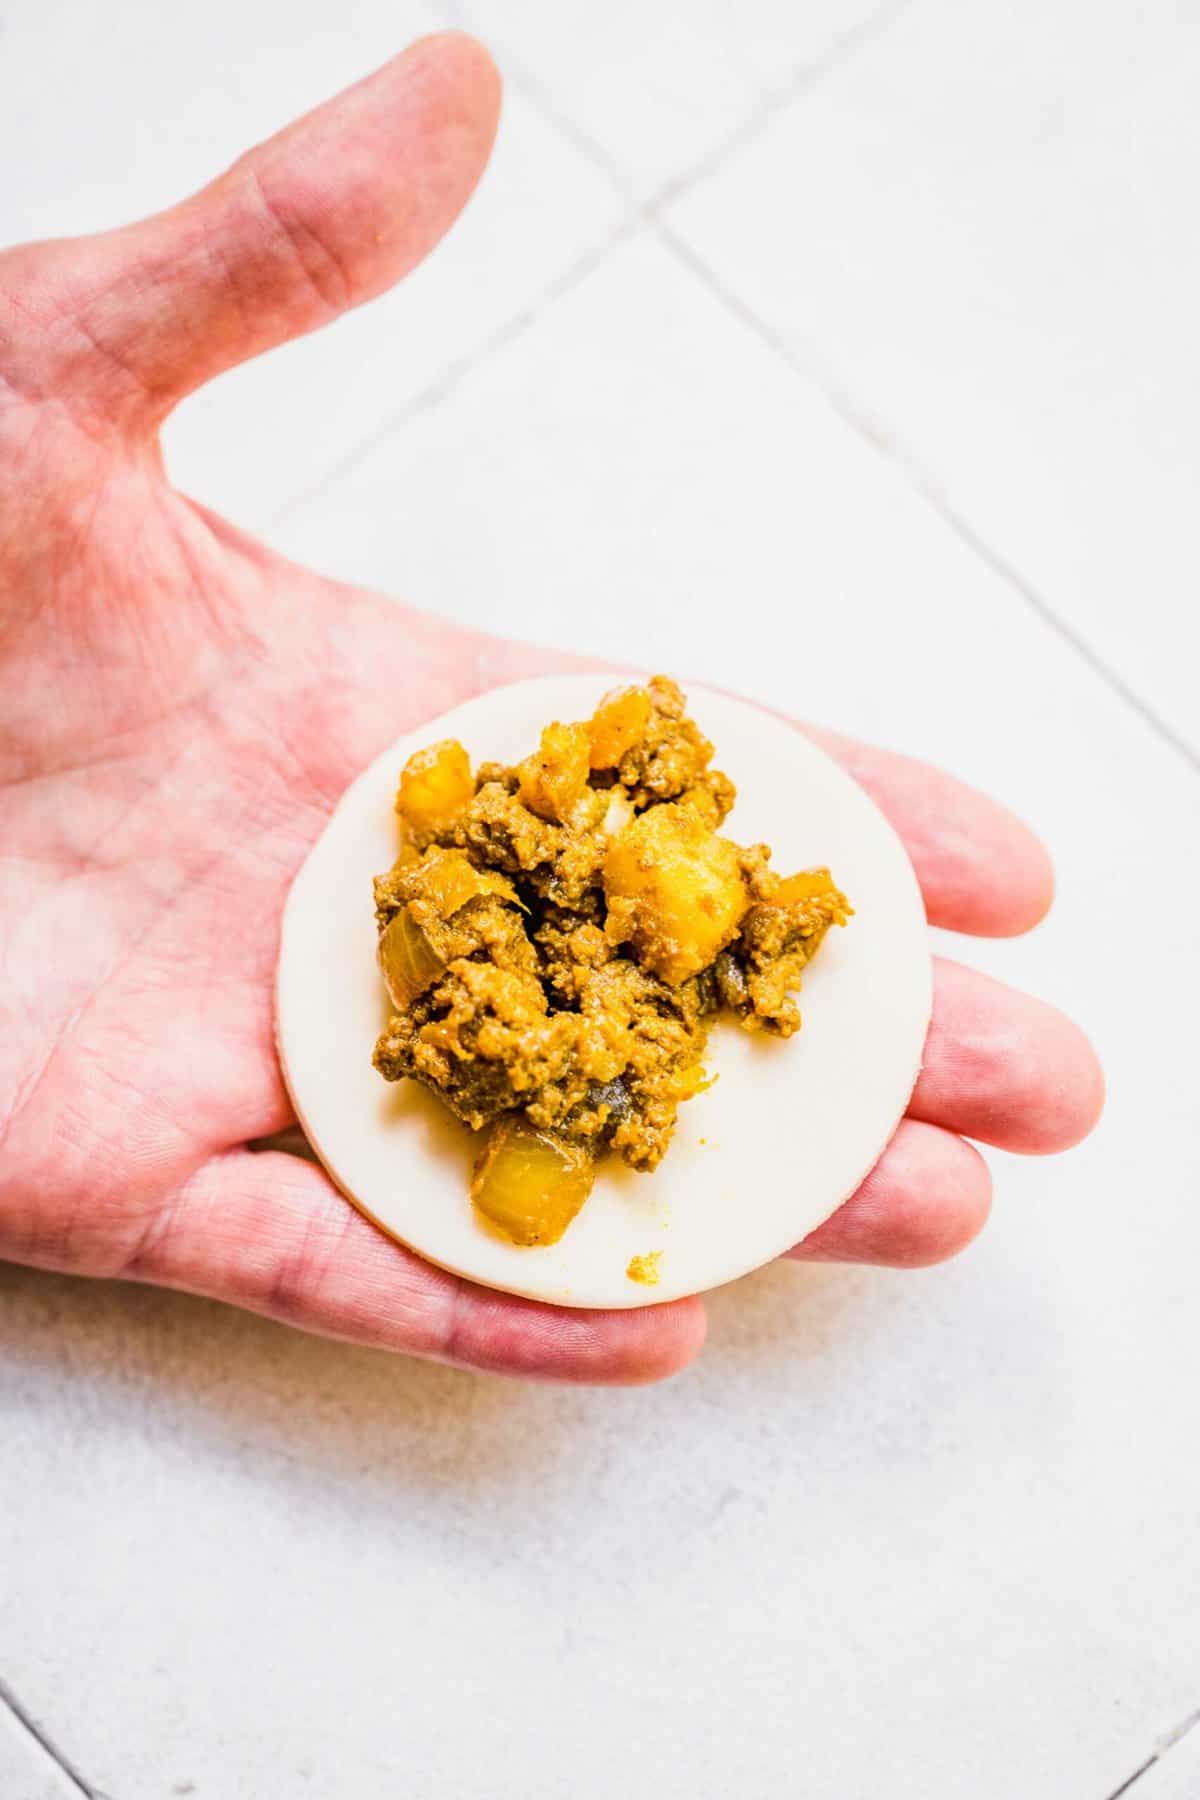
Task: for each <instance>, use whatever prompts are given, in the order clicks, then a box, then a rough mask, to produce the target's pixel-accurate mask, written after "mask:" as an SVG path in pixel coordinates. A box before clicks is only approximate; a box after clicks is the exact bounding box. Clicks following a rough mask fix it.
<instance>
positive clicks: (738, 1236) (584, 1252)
mask: <svg viewBox="0 0 1200 1800" xmlns="http://www.w3.org/2000/svg"><path fill="white" fill-rule="evenodd" d="M614 679H617V680H619V679H620V677H616V678H614V677H611V676H610V677H608V678H605V677H604V676H596V675H566V676H552V677H549V678H547V679H545V680H538V681H524V682H519V683H517V684H515V685H514V686H510V687H503V688H497V689H495V690H494V691H493V692H491V693H488V694H483V695H481V696H480V697H479V698H477V699H475V700H469V701H468V702H467V703H466V705H464V706H460V707H457V708H455V710H454V711H453V712H449V713H447V714H445V716H444V717H442V718H440V719H432V720H430V721H429V722H428V723H427V724H424V725H422V726H421V728H420V729H419V730H418V731H415V732H412V733H410V734H409V735H408V736H406V737H402V738H401V739H400V740H399V742H398V743H396V744H393V745H392V747H391V749H390V750H387V751H385V752H384V754H383V755H382V756H380V757H378V758H377V759H376V761H375V762H373V763H372V764H371V765H370V767H369V768H368V769H366V770H365V771H364V772H363V774H362V775H360V776H359V777H358V779H357V780H356V781H355V782H354V783H353V785H352V786H351V787H350V788H349V789H348V790H347V791H346V793H345V794H344V795H343V797H342V799H341V801H340V802H339V804H338V806H337V809H336V811H335V812H334V814H333V816H332V818H331V819H330V821H329V824H328V825H327V827H326V829H325V831H324V833H323V834H322V836H321V837H320V839H319V840H318V841H317V843H316V844H315V845H314V847H313V849H312V851H311V852H310V854H309V856H308V859H307V861H306V862H305V864H304V866H303V868H302V869H301V870H300V873H299V874H298V875H297V877H296V880H295V882H294V884H293V886H292V890H291V893H290V894H289V896H288V901H287V906H286V908H285V911H284V916H283V927H282V939H281V945H280V955H279V974H278V986H277V996H276V999H277V1032H278V1041H279V1054H280V1058H281V1061H282V1065H283V1071H284V1076H285V1078H286V1081H287V1085H288V1089H289V1091H290V1093H291V1096H292V1101H293V1103H294V1105H295V1108H296V1113H297V1116H298V1117H299V1120H300V1123H301V1124H302V1126H303V1127H304V1130H305V1132H306V1133H307V1135H308V1138H309V1140H310V1141H311V1143H312V1145H313V1148H314V1149H315V1151H316V1153H317V1155H318V1156H319V1157H320V1159H321V1161H322V1162H323V1163H324V1165H325V1167H326V1169H327V1170H328V1172H329V1174H330V1175H331V1176H332V1177H333V1179H334V1181H335V1182H336V1183H337V1184H338V1186H339V1187H340V1188H341V1189H342V1190H343V1192H344V1193H345V1194H346V1195H347V1196H348V1197H349V1198H350V1199H351V1200H352V1201H353V1202H354V1203H355V1205H356V1206H358V1207H359V1208H360V1209H361V1210H362V1211H363V1212H364V1213H366V1214H367V1215H368V1217H369V1218H371V1219H373V1220H374V1221H375V1222H376V1224H378V1225H379V1226H381V1227H382V1228H383V1230H384V1231H386V1232H389V1233H390V1234H391V1235H392V1236H393V1237H396V1238H398V1239H399V1240H400V1241H401V1242H402V1243H404V1244H407V1245H408V1246H409V1247H410V1248H411V1249H413V1250H415V1251H417V1252H419V1254H420V1255H421V1256H423V1257H426V1258H427V1259H428V1260H429V1261H430V1262H433V1263H437V1264H439V1265H440V1266H441V1267H442V1268H445V1269H449V1270H451V1271H453V1272H454V1273H455V1274H458V1275H463V1276H466V1277H467V1278H469V1279H470V1280H472V1281H476V1282H481V1283H483V1284H484V1285H486V1286H488V1287H493V1288H500V1289H503V1290H505V1291H507V1292H509V1293H514V1294H525V1295H528V1296H529V1297H530V1298H532V1299H536V1300H544V1301H550V1302H553V1303H556V1304H559V1305H564V1306H586V1307H625V1306H645V1305H653V1304H658V1303H661V1302H662V1301H665V1300H673V1299H676V1298H678V1297H679V1296H680V1295H682V1294H694V1293H699V1292H701V1291H702V1290H703V1289H705V1288H711V1287H717V1286H719V1285H720V1284H722V1283H724V1282H727V1281H732V1280H733V1279H734V1278H735V1277H736V1276H739V1275H744V1274H746V1273H747V1272H748V1271H749V1270H751V1269H754V1268H757V1267H758V1266H759V1265H760V1264H762V1263H765V1262H769V1261H771V1260H772V1259H773V1258H774V1257H777V1256H779V1255H780V1254H781V1252H783V1251H784V1250H787V1249H789V1248H790V1247H791V1246H792V1245H793V1244H795V1243H797V1242H798V1241H799V1240H800V1239H801V1238H803V1237H806V1236H807V1235H808V1233H809V1232H811V1231H813V1230H814V1229H815V1228H816V1227H817V1226H818V1225H819V1224H821V1222H822V1221H823V1220H824V1219H827V1218H828V1217H829V1215H830V1213H832V1212H834V1211H835V1210H836V1209H837V1207H838V1206H840V1204H841V1203H842V1201H843V1200H845V1199H847V1198H848V1197H849V1195H850V1194H852V1193H853V1192H854V1190H855V1188H856V1187H857V1186H858V1185H859V1183H860V1182H861V1181H862V1179H863V1177H864V1176H865V1175H866V1174H867V1172H868V1171H869V1170H870V1169H871V1167H872V1166H873V1164H874V1163H875V1161H876V1160H877V1158H878V1157H879V1155H880V1152H881V1151H882V1150H883V1148H884V1146H885V1145H886V1143H887V1141H888V1139H889V1138H890V1137H891V1135H892V1132H893V1131H894V1130H895V1128H896V1125H897V1123H898V1122H899V1120H900V1118H901V1116H902V1115H903V1113H904V1110H905V1107H906V1106H907V1104H908V1100H909V1097H910V1095H911V1093H912V1089H913V1085H914V1083H915V1081H916V1078H917V1075H918V1073H919V1071H920V1066H921V1053H922V1049H923V1046H924V1042H925V1033H926V1029H927V1027H928V1024H929V1015H930V1006H931V992H932V981H931V964H930V951H929V940H928V933H927V930H926V923H925V912H924V907H923V905H922V902H921V895H920V891H919V889H918V887H917V882H916V877H915V876H914V874H913V870H912V865H911V864H910V862H909V860H908V857H907V855H906V853H905V851H904V848H903V846H902V845H901V843H900V840H899V838H898V837H897V836H896V834H895V832H894V831H893V830H892V827H891V826H890V825H889V824H888V822H887V820H886V819H885V818H884V817H883V815H882V813H880V812H879V810H878V809H877V808H876V806H875V805H874V803H873V802H872V801H871V800H869V799H868V798H867V795H866V794H865V793H864V792H863V790H862V789H861V788H860V787H859V786H858V785H857V784H856V783H855V782H854V781H853V780H852V779H851V778H850V776H849V775H847V774H845V773H844V771H843V770H841V769H840V768H839V767H838V766H837V764H836V763H834V762H833V761H831V760H830V758H829V757H828V756H826V755H825V754H824V752H823V751H821V750H818V749H817V748H816V746H815V745H813V744H812V743H810V742H809V741H808V739H807V738H805V737H803V736H802V735H801V734H800V732H798V731H796V730H795V729H794V728H793V727H791V726H790V725H788V724H786V723H785V722H784V721H783V720H781V719H777V718H774V717H772V716H771V715H770V714H768V713H764V712H761V711H759V710H758V708H757V707H754V706H751V705H748V704H747V703H746V702H744V701H740V700H734V699H731V698H729V697H728V696H727V695H724V694H718V693H714V692H712V691H710V690H708V689H704V688H698V687H695V686H693V687H691V688H689V690H688V710H689V712H690V713H691V715H692V716H693V717H694V718H695V719H696V721H697V723H698V724H699V725H700V727H701V729H702V730H703V731H704V732H705V733H706V735H707V736H708V737H710V738H711V739H712V740H713V742H714V743H715V745H716V746H717V753H716V757H715V762H716V765H717V766H718V767H719V768H721V769H724V770H725V771H726V772H727V773H728V774H729V775H730V776H732V778H733V780H734V781H735V782H736V783H737V788H738V800H737V804H736V806H735V808H734V810H733V814H732V816H731V818H730V820H729V823H728V826H727V829H728V831H729V832H730V833H731V835H732V836H734V837H735V838H736V839H737V840H738V841H739V842H740V843H745V844H752V843H756V842H760V841H761V842H765V843H768V844H770V845H771V846H772V850H773V857H772V863H773V866H774V867H775V868H777V869H779V870H780V871H781V872H782V873H783V874H791V873H792V871H793V870H795V869H803V868H808V867H811V866H813V865H814V864H828V865H829V867H830V868H831V869H832V870H833V873H834V877H835V879H836V881H837V882H838V884H839V886H840V887H841V888H843V889H844V891H845V892H846V893H847V894H848V895H849V898H850V901H851V904H852V905H853V907H854V909H855V910H854V917H853V918H852V919H851V920H850V922H849V924H848V925H847V926H846V928H845V929H844V930H836V929H835V930H833V931H831V932H830V933H829V934H828V936H827V937H826V939H825V942H824V944H823V945H822V947H821V950H820V953H819V954H818V956H817V957H816V958H815V960H814V961H813V963H812V965H811V966H810V967H809V968H808V969H806V970H805V973H804V986H803V991H802V993H801V995H800V1004H801V1009H802V1012H803V1017H804V1024H803V1029H802V1030H801V1031H800V1032H798V1033H797V1034H796V1036H794V1037H792V1038H790V1039H788V1040H786V1041H781V1040H779V1039H774V1038H768V1037H766V1036H764V1035H762V1034H755V1035H751V1034H750V1033H749V1032H746V1031H742V1030H741V1029H739V1028H738V1026H737V1025H736V1024H733V1023H732V1022H729V1023H718V1024H717V1025H716V1026H715V1027H714V1029H713V1032H712V1035H711V1037H710V1038H709V1045H708V1054H707V1057H706V1063H707V1066H708V1068H709V1070H710V1072H712V1073H716V1075H717V1076H718V1079H717V1081H716V1082H715V1084H714V1085H713V1086H712V1087H711V1088H710V1089H709V1090H708V1091H707V1092H705V1093H703V1094H700V1095H699V1096H697V1098H695V1099H694V1100H689V1101H688V1102H687V1103H686V1105H684V1106H682V1107H681V1108H680V1112H679V1123H678V1126H677V1128H676V1132H675V1136H674V1139H673V1140H672V1143H671V1146H670V1148H669V1150H668V1151H667V1154H666V1157H665V1158H664V1160H663V1162H662V1163H661V1165H660V1166H659V1168H658V1169H657V1170H655V1172H654V1173H653V1174H650V1175H639V1174H636V1173H634V1172H633V1171H632V1170H630V1169H627V1168H626V1167H625V1166H624V1165H623V1164H622V1163H620V1162H619V1161H618V1160H617V1159H616V1158H614V1157H607V1158H605V1159H604V1160H603V1161H602V1162H601V1163H600V1165H599V1171H598V1174H597V1179H596V1184H595V1187H594V1188H593V1190H592V1193H591V1195H590V1197H589V1198H588V1200H587V1201H586V1202H585V1204H584V1206H583V1209H582V1211H581V1212H580V1213H579V1215H578V1217H577V1218H576V1219H575V1220H574V1222H573V1223H572V1224H571V1225H570V1226H569V1227H568V1228H567V1231H566V1234H565V1236H563V1237H562V1238H561V1239H560V1240H559V1242H558V1243H557V1244H552V1245H548V1246H539V1247H536V1248H522V1247H519V1246H518V1245H515V1244H512V1243H510V1242H508V1240H507V1239H505V1238H504V1237H502V1236H501V1235H500V1234H499V1233H498V1232H497V1231H495V1230H493V1229H492V1228H491V1227H490V1226H489V1225H488V1224H487V1222H486V1221H485V1220H483V1219H481V1218H480V1217H479V1215H478V1214H477V1213H476V1212H475V1209H474V1207H473V1206H472V1204H471V1200H470V1196H469V1193H468V1185H469V1181H470V1171H471V1164H472V1162H473V1159H474V1156H475V1154H476V1152H477V1149H478V1144H479V1140H478V1138H477V1137H476V1136H475V1135H474V1134H473V1133H471V1132H470V1131H468V1130H467V1129H466V1128H465V1127H464V1126H462V1125H460V1124H459V1123H458V1121H457V1120H456V1119H455V1118H454V1117H453V1116H452V1115H451V1113H450V1112H449V1111H448V1109H447V1108H446V1107H445V1106H444V1105H443V1103H442V1102H441V1101H440V1100H439V1099H437V1098H436V1096H434V1095H433V1094H431V1093H430V1092H428V1091H427V1090H426V1089H424V1088H422V1087H420V1086H418V1084H417V1083H416V1082H413V1081H401V1082H396V1083H389V1082H386V1081H384V1080H383V1078H382V1076H380V1075H379V1074H378V1073H377V1071H376V1070H375V1069H374V1067H373V1066H372V1063H371V1052H372V1050H373V1048H374V1044H375V1039H376V1037H377V1035H378V1034H379V1032H380V1031H381V1030H382V1029H383V1027H384V1025H385V1024H386V1021H387V1016H388V1012H389V1007H388V1002H387V998H386V995H385V993H384V989H383V983H382V980H381V978H380V974H379V968H378V964H377V962H376V953H375V944H376V937H375V924H374V918H373V911H372V900H371V878H372V876H374V875H377V874H379V873H381V872H382V871H384V870H385V869H388V868H389V867H390V866H391V864H392V863H393V861H394V860H395V857H396V854H397V850H398V836H397V830H398V827H397V820H396V815H395V812H394V810H393V803H394V799H395V794H396V787H397V784H398V782H399V778H400V770H401V768H402V766H403V764H404V762H405V760H406V759H407V758H408V757H409V756H410V755H411V754H412V752H413V751H414V750H419V749H421V748H423V747H424V746H425V745H427V744H430V743H433V742H434V741H435V740H437V739H439V738H445V737H456V738H459V739H461V741H462V742H463V744H465V746H466V748H467V750H468V752H469V754H470V756H471V760H472V763H473V764H474V763H478V762H480V761H485V760H486V761H502V762H509V763H513V762H516V761H518V760H519V759H520V758H521V757H522V756H525V755H527V754H528V753H529V751H530V750H531V749H533V748H534V747H535V746H536V744H537V741H538V736H539V733H540V731H541V728H542V726H543V725H545V724H546V723H547V722H548V721H550V720H552V719H561V720H573V719H585V718H587V717H589V716H590V714H591V713H592V712H593V710H594V709H595V706H596V704H597V702H598V701H599V699H600V697H601V695H602V694H604V693H605V692H606V691H607V690H608V689H609V688H610V687H611V686H612V685H613V682H614ZM655 1251H657V1252H659V1253H660V1256H659V1259H658V1277H659V1278H658V1282H657V1284H656V1285H655V1286H652V1287H647V1286H644V1285H641V1284H640V1283H638V1282H636V1281H634V1280H631V1279H630V1277H629V1275H628V1274H627V1269H628V1265H629V1263H630V1260H631V1259H632V1258H633V1257H644V1256H646V1255H647V1254H649V1253H652V1252H655Z"/></svg>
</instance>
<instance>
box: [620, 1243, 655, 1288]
mask: <svg viewBox="0 0 1200 1800" xmlns="http://www.w3.org/2000/svg"><path fill="white" fill-rule="evenodd" d="M661 1261H662V1251H661V1250H651V1251H649V1252H648V1254H647V1255H645V1256H631V1257H630V1259H629V1267H628V1268H627V1269H626V1271H625V1273H626V1274H627V1275H628V1277H629V1279H630V1281H640V1282H641V1284H642V1286H643V1287H655V1286H657V1283H658V1265H659V1263H660V1262H661Z"/></svg>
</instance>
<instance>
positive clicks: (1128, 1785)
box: [1104, 1707, 1200, 1800]
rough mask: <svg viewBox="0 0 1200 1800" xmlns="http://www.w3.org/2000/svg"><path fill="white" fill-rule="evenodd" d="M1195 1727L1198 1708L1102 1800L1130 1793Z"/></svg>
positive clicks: (1199, 1713) (1198, 1720) (1199, 1714)
mask: <svg viewBox="0 0 1200 1800" xmlns="http://www.w3.org/2000/svg"><path fill="white" fill-rule="evenodd" d="M1197 1725H1200V1707H1197V1708H1196V1710H1195V1711H1194V1712H1190V1713H1189V1714H1188V1716H1187V1718H1186V1719H1183V1720H1182V1721H1181V1722H1180V1723H1179V1724H1178V1725H1176V1727H1175V1729H1174V1730H1173V1731H1169V1732H1168V1733H1167V1735H1166V1737H1164V1738H1160V1740H1159V1742H1158V1743H1157V1744H1156V1745H1155V1747H1154V1749H1153V1750H1152V1751H1151V1752H1150V1755H1149V1756H1148V1757H1147V1758H1146V1760H1145V1762H1144V1763H1142V1765H1141V1767H1140V1768H1137V1769H1135V1770H1134V1771H1133V1774H1132V1775H1127V1776H1126V1778H1125V1780H1124V1781H1123V1782H1122V1783H1121V1785H1120V1787H1119V1788H1114V1789H1113V1791H1112V1793H1111V1794H1106V1795H1105V1797H1104V1800H1121V1796H1122V1794H1128V1793H1130V1792H1131V1791H1132V1789H1133V1787H1134V1786H1135V1784H1136V1783H1137V1782H1139V1781H1140V1780H1141V1779H1142V1776H1143V1775H1145V1774H1147V1773H1148V1771H1149V1770H1151V1769H1153V1768H1155V1767H1156V1765H1157V1764H1158V1763H1160V1762H1161V1761H1162V1760H1163V1757H1164V1756H1167V1755H1168V1754H1169V1753H1170V1752H1171V1751H1172V1750H1173V1749H1174V1748H1175V1746H1176V1744H1178V1743H1179V1742H1180V1741H1181V1740H1182V1739H1183V1738H1185V1737H1186V1736H1187V1735H1188V1733H1189V1732H1190V1731H1194V1730H1195V1728H1196V1726H1197Z"/></svg>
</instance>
